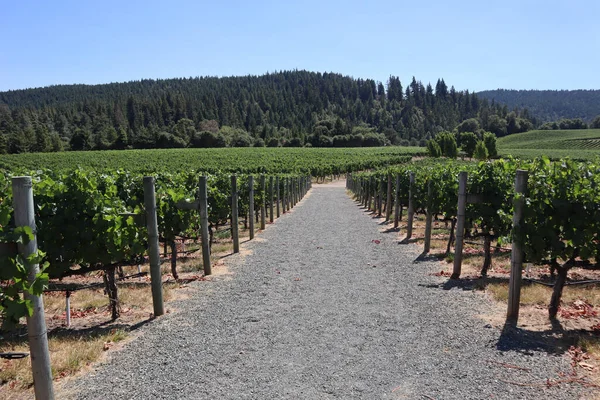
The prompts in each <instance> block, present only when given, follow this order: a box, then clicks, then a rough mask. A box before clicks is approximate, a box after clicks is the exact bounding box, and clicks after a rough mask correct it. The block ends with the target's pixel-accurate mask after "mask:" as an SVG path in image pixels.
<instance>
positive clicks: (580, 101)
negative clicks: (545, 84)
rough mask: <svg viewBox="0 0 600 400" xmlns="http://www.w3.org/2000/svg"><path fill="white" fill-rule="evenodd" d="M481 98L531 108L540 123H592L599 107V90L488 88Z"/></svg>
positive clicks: (480, 93)
mask: <svg viewBox="0 0 600 400" xmlns="http://www.w3.org/2000/svg"><path fill="white" fill-rule="evenodd" d="M477 95H478V96H479V97H480V98H485V99H488V100H490V101H492V100H495V101H496V102H498V103H501V104H506V105H507V106H508V107H509V108H510V109H513V108H515V107H519V108H524V107H526V108H528V109H529V111H530V112H531V113H532V115H535V116H536V117H537V118H538V119H539V120H540V122H541V123H544V122H552V121H560V120H561V119H577V118H579V119H581V120H582V121H583V122H586V123H589V122H592V120H594V118H596V117H597V116H598V110H600V90H505V89H498V90H486V91H482V92H478V93H477Z"/></svg>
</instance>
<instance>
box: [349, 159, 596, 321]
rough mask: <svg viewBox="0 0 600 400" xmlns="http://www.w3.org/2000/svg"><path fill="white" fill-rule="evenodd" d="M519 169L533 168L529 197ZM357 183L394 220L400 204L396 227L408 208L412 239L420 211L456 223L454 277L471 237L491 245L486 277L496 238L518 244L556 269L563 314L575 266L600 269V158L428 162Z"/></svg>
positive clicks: (361, 196)
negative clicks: (518, 182)
mask: <svg viewBox="0 0 600 400" xmlns="http://www.w3.org/2000/svg"><path fill="white" fill-rule="evenodd" d="M517 170H526V171H528V180H527V184H526V187H525V190H524V192H525V193H524V196H523V195H517V194H516V193H515V189H514V186H515V177H516V175H517ZM461 172H463V173H466V176H467V177H468V178H467V180H466V185H465V188H464V189H463V190H464V192H463V195H464V196H465V203H466V204H465V206H464V211H463V213H464V214H463V215H464V218H463V221H464V226H463V227H461V226H460V222H459V221H460V218H459V215H460V214H461V212H460V210H459V207H460V206H459V204H460V202H459V196H460V194H461V192H460V191H459V179H458V176H459V173H461ZM411 174H412V178H411ZM411 180H412V182H411ZM349 187H350V188H351V189H352V190H353V191H354V193H355V196H356V197H357V199H358V200H359V201H361V203H362V204H364V205H365V206H366V207H367V208H369V209H374V210H376V211H377V212H378V213H379V214H380V215H382V214H383V213H385V214H386V217H387V219H388V220H389V219H390V218H391V212H392V207H394V206H395V207H396V210H395V214H396V221H395V225H396V226H397V225H398V222H397V218H398V216H401V215H402V208H403V207H407V208H408V216H407V218H408V226H407V239H410V237H411V235H412V233H411V230H412V227H411V225H412V219H413V218H414V214H415V213H421V214H427V215H428V216H430V218H431V219H434V220H436V221H442V222H445V223H446V224H448V223H449V224H450V229H449V235H448V236H447V240H448V242H447V246H446V251H445V255H449V254H450V253H451V249H452V244H453V243H454V242H455V241H456V239H457V237H458V236H459V235H460V236H461V243H460V246H461V248H460V249H458V248H457V249H456V253H455V254H454V255H453V258H454V260H455V264H454V265H455V268H454V272H453V274H452V278H454V279H457V278H459V277H460V272H461V270H460V263H458V268H457V262H456V260H457V258H459V257H461V255H460V254H459V252H461V251H462V236H463V235H464V237H465V238H467V239H469V240H475V241H477V240H479V241H480V242H481V243H480V244H481V246H482V247H483V250H484V262H483V264H482V265H481V270H480V274H481V276H486V275H487V273H488V270H489V268H490V265H491V261H492V251H493V249H492V242H493V241H495V242H496V244H495V249H496V250H497V252H499V251H500V250H501V249H503V248H506V246H509V245H511V244H512V243H518V244H519V246H520V248H521V250H522V251H523V254H524V262H525V263H531V264H536V265H547V266H549V267H550V275H551V276H550V277H549V278H550V279H549V281H553V282H554V283H553V286H554V292H553V294H552V298H551V300H550V306H549V315H550V318H556V315H557V312H558V308H559V305H560V299H561V295H562V291H563V288H564V286H565V284H566V282H567V274H568V272H569V270H570V269H572V268H573V267H575V266H580V267H583V268H587V269H600V266H599V264H598V260H600V242H599V241H598V237H599V236H600V164H598V163H592V162H575V161H570V160H563V161H560V162H551V161H550V160H548V159H547V158H540V159H537V160H535V161H507V160H498V161H493V162H483V163H479V164H471V163H461V162H446V163H431V162H429V161H426V162H420V163H412V164H405V165H402V166H392V167H389V168H383V169H380V170H375V171H370V172H362V173H358V174H353V175H352V180H351V182H350V186H349ZM393 195H394V196H393ZM392 198H395V199H397V201H395V200H392ZM386 199H387V201H386ZM517 199H520V200H521V201H523V202H524V210H523V216H522V222H521V223H520V224H519V225H518V226H515V225H514V223H513V216H514V212H515V206H514V205H515V202H516V200H517ZM384 204H386V206H385V210H384V206H383V205H384ZM457 222H459V226H458V227H457ZM426 229H429V231H428V232H427V231H426V233H425V252H428V251H429V248H428V241H429V240H430V237H431V222H429V227H428V228H426ZM455 232H456V234H455ZM457 247H458V246H457ZM555 274H556V279H555V280H554V278H555ZM570 283H571V282H570ZM587 283H591V284H593V283H597V282H587Z"/></svg>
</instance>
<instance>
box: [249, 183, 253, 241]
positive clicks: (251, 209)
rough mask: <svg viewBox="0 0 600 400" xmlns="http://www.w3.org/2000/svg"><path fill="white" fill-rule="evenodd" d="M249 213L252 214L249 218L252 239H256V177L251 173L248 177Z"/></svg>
mask: <svg viewBox="0 0 600 400" xmlns="http://www.w3.org/2000/svg"><path fill="white" fill-rule="evenodd" d="M248 191H249V198H248V213H249V214H250V215H249V217H248V219H249V220H250V221H249V222H250V227H249V228H250V240H252V239H254V177H253V176H252V175H250V176H249V177H248Z"/></svg>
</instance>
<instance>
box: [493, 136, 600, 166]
mask: <svg viewBox="0 0 600 400" xmlns="http://www.w3.org/2000/svg"><path fill="white" fill-rule="evenodd" d="M599 149H600V130H599V129H586V130H571V131H562V130H559V131H554V130H551V131H541V130H538V131H530V132H526V133H520V134H517V135H511V136H507V137H504V138H500V139H498V150H499V153H500V154H503V155H509V154H510V155H514V156H518V157H523V158H530V159H533V158H536V157H541V156H547V157H550V158H552V159H560V158H564V157H570V158H573V159H578V160H593V159H595V158H596V157H597V156H598V150H599Z"/></svg>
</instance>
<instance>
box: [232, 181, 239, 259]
mask: <svg viewBox="0 0 600 400" xmlns="http://www.w3.org/2000/svg"><path fill="white" fill-rule="evenodd" d="M239 228H240V227H239V222H238V191H237V176H235V175H231V239H232V240H233V252H234V253H239V252H240V234H239Z"/></svg>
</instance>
